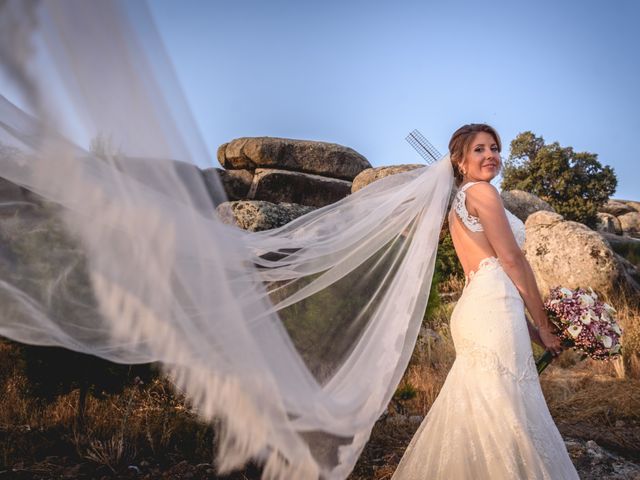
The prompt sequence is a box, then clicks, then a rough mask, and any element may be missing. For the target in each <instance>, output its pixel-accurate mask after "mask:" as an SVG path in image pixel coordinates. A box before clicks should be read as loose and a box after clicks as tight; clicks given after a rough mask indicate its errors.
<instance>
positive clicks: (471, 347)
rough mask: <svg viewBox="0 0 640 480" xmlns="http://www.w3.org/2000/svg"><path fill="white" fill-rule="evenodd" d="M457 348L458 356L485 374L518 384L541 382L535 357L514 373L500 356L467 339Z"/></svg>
mask: <svg viewBox="0 0 640 480" xmlns="http://www.w3.org/2000/svg"><path fill="white" fill-rule="evenodd" d="M455 347H456V355H457V356H459V357H460V359H461V360H462V359H464V362H466V363H467V365H469V366H472V367H473V368H478V369H480V370H481V371H483V372H497V373H499V374H500V375H504V376H506V377H509V378H510V379H512V380H513V381H515V382H518V383H522V382H538V381H539V376H538V371H537V369H536V362H535V360H534V359H533V355H530V356H528V357H527V359H526V361H524V362H522V364H521V365H520V366H519V368H518V371H516V372H513V371H512V370H510V369H509V368H507V367H506V366H505V365H504V364H503V363H502V362H501V361H500V356H499V355H498V354H497V353H496V352H494V351H493V350H491V349H490V348H487V347H485V346H482V345H479V344H477V343H475V342H472V341H471V340H468V339H466V338H460V339H458V340H457V342H456V346H455Z"/></svg>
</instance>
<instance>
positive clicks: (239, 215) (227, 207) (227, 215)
mask: <svg viewBox="0 0 640 480" xmlns="http://www.w3.org/2000/svg"><path fill="white" fill-rule="evenodd" d="M312 210H315V208H313V207H307V206H303V205H298V204H294V203H281V204H279V205H278V204H275V203H271V202H265V201H256V200H240V201H235V202H225V203H222V204H220V205H218V207H217V208H216V211H217V212H218V215H219V216H220V218H221V219H222V221H223V222H225V223H227V224H230V225H236V226H237V227H239V228H242V229H244V230H249V231H251V232H258V231H261V230H270V229H272V228H277V227H281V226H282V225H285V224H287V223H289V222H290V221H292V220H293V219H295V218H298V217H300V216H302V215H304V214H306V213H309V212H310V211H312Z"/></svg>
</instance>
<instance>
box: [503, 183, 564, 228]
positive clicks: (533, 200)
mask: <svg viewBox="0 0 640 480" xmlns="http://www.w3.org/2000/svg"><path fill="white" fill-rule="evenodd" d="M500 196H501V197H502V201H503V203H504V206H505V208H506V209H507V210H509V211H510V212H511V213H513V214H514V215H515V216H516V217H518V218H519V219H520V220H522V221H523V222H526V221H527V218H528V217H529V215H531V214H532V213H535V212H539V211H541V210H544V211H547V212H553V211H554V209H553V207H551V205H549V204H548V203H547V202H545V201H544V200H542V199H541V198H539V197H537V196H536V195H534V194H532V193H529V192H525V191H523V190H503V191H502V192H500Z"/></svg>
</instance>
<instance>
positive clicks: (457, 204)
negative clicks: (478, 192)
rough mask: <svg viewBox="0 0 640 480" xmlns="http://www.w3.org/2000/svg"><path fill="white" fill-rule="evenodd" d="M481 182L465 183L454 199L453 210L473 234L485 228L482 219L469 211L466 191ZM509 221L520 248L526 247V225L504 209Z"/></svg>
mask: <svg viewBox="0 0 640 480" xmlns="http://www.w3.org/2000/svg"><path fill="white" fill-rule="evenodd" d="M476 183H480V182H468V183H465V184H464V185H463V186H462V188H460V190H458V192H457V193H456V196H455V197H454V199H453V204H452V205H451V208H452V209H453V210H454V211H455V213H456V215H458V217H459V218H460V220H461V221H462V223H463V224H464V225H465V226H466V227H467V228H468V229H469V230H470V231H472V232H482V231H483V230H484V228H483V227H482V224H481V223H480V219H479V218H478V217H474V216H473V215H471V214H470V213H469V212H468V211H467V205H466V198H467V196H466V193H465V191H466V190H467V189H468V188H469V187H470V186H471V185H475V184H476ZM504 211H505V213H506V215H507V220H509V226H510V227H511V231H512V232H513V236H514V237H515V239H516V242H517V243H518V246H519V247H520V248H522V247H523V246H524V241H525V228H524V223H522V220H520V219H519V218H518V217H516V216H515V215H514V214H513V213H511V212H510V211H509V210H507V209H506V208H505V209H504Z"/></svg>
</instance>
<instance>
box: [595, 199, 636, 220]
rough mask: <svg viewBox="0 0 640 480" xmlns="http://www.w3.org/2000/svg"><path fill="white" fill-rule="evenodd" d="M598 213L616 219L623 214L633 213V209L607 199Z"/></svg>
mask: <svg viewBox="0 0 640 480" xmlns="http://www.w3.org/2000/svg"><path fill="white" fill-rule="evenodd" d="M600 211H601V212H603V213H608V214H610V215H613V216H614V217H617V216H618V215H624V214H625V213H629V212H633V211H634V209H633V208H631V207H630V206H629V205H627V204H626V203H623V202H620V201H618V200H611V199H609V200H607V203H605V204H604V205H603V206H602V207H600Z"/></svg>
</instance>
